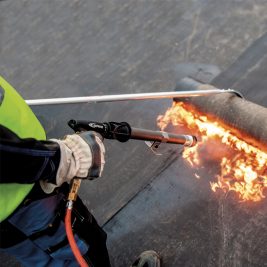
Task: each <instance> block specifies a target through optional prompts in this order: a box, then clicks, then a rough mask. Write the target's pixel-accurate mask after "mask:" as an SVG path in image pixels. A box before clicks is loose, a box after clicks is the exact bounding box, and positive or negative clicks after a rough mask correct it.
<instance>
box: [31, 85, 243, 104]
mask: <svg viewBox="0 0 267 267" xmlns="http://www.w3.org/2000/svg"><path fill="white" fill-rule="evenodd" d="M222 93H233V94H237V95H240V93H239V92H237V91H235V90H232V89H211V90H196V91H179V92H175V91H172V92H156V93H137V94H121V95H103V96H81V97H65V98H48V99H32V100H26V103H27V104H28V105H30V106H34V105H57V104H75V103H98V102H114V101H127V100H146V99H163V98H183V97H193V96H208V95H214V94H222Z"/></svg>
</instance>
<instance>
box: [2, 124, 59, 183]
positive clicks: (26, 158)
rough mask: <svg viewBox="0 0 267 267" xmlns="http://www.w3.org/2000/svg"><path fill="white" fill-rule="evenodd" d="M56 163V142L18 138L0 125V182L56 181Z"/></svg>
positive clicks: (57, 151)
mask: <svg viewBox="0 0 267 267" xmlns="http://www.w3.org/2000/svg"><path fill="white" fill-rule="evenodd" d="M59 162H60V148H59V145H58V144H57V143H56V142H52V141H38V140H36V139H33V138H27V139H21V138H19V137H18V136H17V135H16V134H15V133H13V132H12V131H10V130H9V129H7V128H6V127H4V126H2V125H0V183H21V184H25V183H33V182H36V181H38V180H41V179H43V180H47V181H48V182H51V183H56V174H57V170H58V166H59Z"/></svg>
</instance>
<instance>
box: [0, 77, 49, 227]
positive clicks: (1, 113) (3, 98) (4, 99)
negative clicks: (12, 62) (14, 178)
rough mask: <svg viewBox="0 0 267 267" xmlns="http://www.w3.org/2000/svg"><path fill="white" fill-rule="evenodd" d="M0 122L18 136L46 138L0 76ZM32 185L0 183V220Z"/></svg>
mask: <svg viewBox="0 0 267 267" xmlns="http://www.w3.org/2000/svg"><path fill="white" fill-rule="evenodd" d="M0 124H1V125H3V126H5V127H6V128H8V129H10V130H11V131H13V132H14V133H16V134H17V135H18V136H19V137H20V138H35V139H37V140H45V139H46V134H45V131H44V129H43V127H42V125H41V124H40V122H39V121H38V119H37V118H36V116H35V115H34V113H33V112H32V110H31V109H30V107H29V106H28V105H27V104H26V103H25V101H24V100H23V98H22V97H21V96H20V95H19V94H18V93H17V92H16V90H15V89H14V88H13V87H12V86H11V85H10V84H9V83H8V82H7V81H5V80H4V79H3V77H1V76H0ZM10 165H12V162H10ZM0 167H1V166H0ZM11 167H12V166H11ZM15 167H16V166H14V168H15ZM33 185H34V184H17V183H1V184H0V222H1V221H3V220H4V219H6V218H7V217H8V216H9V215H10V214H12V213H13V211H14V210H15V209H16V208H17V207H18V206H19V205H20V203H21V202H22V201H23V200H24V198H25V197H26V196H27V194H28V193H29V192H30V191H31V189H32V187H33Z"/></svg>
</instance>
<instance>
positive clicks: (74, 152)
mask: <svg viewBox="0 0 267 267" xmlns="http://www.w3.org/2000/svg"><path fill="white" fill-rule="evenodd" d="M51 141H54V142H57V143H58V144H59V146H60V152H61V153H60V163H59V167H58V171H57V176H56V185H55V184H52V183H48V182H46V181H43V180H41V181H40V185H41V187H42V189H43V190H44V192H46V193H51V192H52V191H53V190H54V189H55V188H56V187H58V186H60V185H62V184H63V183H64V182H68V183H69V182H70V181H71V180H72V179H73V178H74V177H79V178H88V179H94V178H97V177H100V176H101V174H102V171H103V168H104V164H105V159H104V157H105V147H104V144H103V142H102V140H101V137H100V136H99V135H98V134H97V133H95V132H83V133H80V134H72V135H67V136H66V137H65V139H64V140H58V139H51Z"/></svg>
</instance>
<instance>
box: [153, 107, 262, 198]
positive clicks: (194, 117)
mask: <svg viewBox="0 0 267 267" xmlns="http://www.w3.org/2000/svg"><path fill="white" fill-rule="evenodd" d="M157 121H158V126H159V127H160V128H161V129H162V130H163V129H165V128H166V127H169V126H170V125H172V126H179V128H180V129H181V130H183V132H184V131H189V133H190V134H193V135H197V136H198V139H199V141H198V143H197V145H196V146H194V147H190V148H185V150H184V152H183V158H184V159H185V160H186V161H187V162H188V163H189V164H190V165H191V166H192V167H196V168H198V167H205V166H206V165H207V164H209V165H210V163H212V165H213V166H214V163H218V162H219V165H218V164H217V165H218V168H219V171H218V174H217V175H216V177H215V178H216V180H217V181H215V182H210V186H211V189H212V190H213V191H214V192H215V191H216V190H217V189H221V190H223V191H224V192H225V193H227V192H229V191H234V192H236V193H237V194H238V196H239V198H240V200H241V201H246V200H251V201H260V200H262V199H263V198H265V196H264V190H265V189H266V188H267V167H266V163H267V154H266V153H265V152H263V151H261V150H259V149H258V148H256V147H255V146H253V145H251V144H248V143H246V142H245V141H244V140H241V139H240V138H238V137H237V136H235V135H234V134H233V133H231V131H230V129H227V128H226V127H225V126H222V125H221V124H220V122H218V121H212V120H211V119H209V118H208V117H207V116H204V115H203V114H201V113H200V112H198V111H197V110H196V109H195V108H194V107H193V106H191V105H190V104H188V103H183V102H177V103H176V102H174V103H173V105H172V107H171V108H169V109H168V110H167V111H166V113H165V114H164V115H160V116H159V117H158V119H157ZM195 176H196V177H197V178H199V175H198V174H195Z"/></svg>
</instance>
